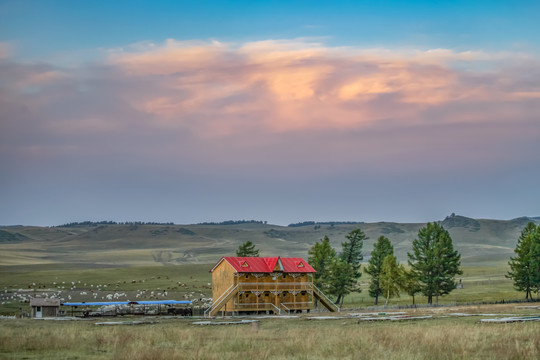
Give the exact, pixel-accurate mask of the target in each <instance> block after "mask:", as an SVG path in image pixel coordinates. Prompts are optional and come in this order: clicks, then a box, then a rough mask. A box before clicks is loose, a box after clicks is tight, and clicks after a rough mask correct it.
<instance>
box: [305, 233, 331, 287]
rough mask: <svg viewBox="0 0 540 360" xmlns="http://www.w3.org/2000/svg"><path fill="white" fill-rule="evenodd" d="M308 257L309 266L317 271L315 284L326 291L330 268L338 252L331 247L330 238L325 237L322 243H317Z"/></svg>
mask: <svg viewBox="0 0 540 360" xmlns="http://www.w3.org/2000/svg"><path fill="white" fill-rule="evenodd" d="M308 255H309V257H308V262H309V264H310V265H311V266H312V267H313V268H314V269H315V270H316V271H317V272H316V273H314V274H313V283H314V284H315V286H317V287H319V288H321V289H326V288H327V287H328V282H329V280H328V278H329V276H330V268H331V266H332V263H333V261H334V260H335V258H336V250H334V249H333V248H332V245H330V239H329V238H328V236H325V237H324V238H323V239H322V240H321V242H320V243H319V242H316V243H315V245H313V247H312V248H311V249H310V250H309V251H308Z"/></svg>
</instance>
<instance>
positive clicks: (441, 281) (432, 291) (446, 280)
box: [407, 222, 463, 304]
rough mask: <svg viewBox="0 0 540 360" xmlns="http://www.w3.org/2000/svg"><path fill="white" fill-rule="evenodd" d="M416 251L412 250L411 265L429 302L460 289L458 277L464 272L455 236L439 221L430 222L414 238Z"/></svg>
mask: <svg viewBox="0 0 540 360" xmlns="http://www.w3.org/2000/svg"><path fill="white" fill-rule="evenodd" d="M412 250H413V252H412V253H408V254H407V255H408V256H409V265H410V267H411V270H412V271H413V272H414V274H415V277H416V278H417V279H418V281H419V283H420V289H421V291H422V293H423V294H424V295H425V296H427V298H428V304H432V303H433V297H434V296H435V298H436V303H437V304H438V303H439V296H441V295H446V294H448V293H450V291H452V290H454V289H455V288H456V282H455V281H454V276H456V275H458V274H462V273H463V272H462V271H461V269H460V268H459V266H460V264H461V255H460V254H459V253H458V252H457V251H454V246H453V244H452V238H451V237H450V234H449V233H448V231H446V230H445V229H444V228H443V227H442V226H441V225H440V224H438V223H435V222H434V223H428V224H427V225H426V226H425V227H423V228H422V229H420V230H418V238H417V239H414V241H413V249H412Z"/></svg>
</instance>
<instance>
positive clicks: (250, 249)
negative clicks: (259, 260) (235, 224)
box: [236, 241, 259, 257]
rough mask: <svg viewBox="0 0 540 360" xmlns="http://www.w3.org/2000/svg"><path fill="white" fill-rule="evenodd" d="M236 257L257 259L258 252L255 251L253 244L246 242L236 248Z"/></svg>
mask: <svg viewBox="0 0 540 360" xmlns="http://www.w3.org/2000/svg"><path fill="white" fill-rule="evenodd" d="M236 256H242V257H258V256H259V250H258V249H255V244H253V243H252V242H251V241H246V242H245V243H243V244H242V245H240V246H239V247H238V249H237V250H236Z"/></svg>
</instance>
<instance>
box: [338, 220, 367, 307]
mask: <svg viewBox="0 0 540 360" xmlns="http://www.w3.org/2000/svg"><path fill="white" fill-rule="evenodd" d="M345 238H346V239H347V241H345V242H342V243H341V254H340V255H339V258H340V260H341V261H342V262H344V263H346V264H348V265H349V266H350V267H351V269H352V271H346V273H347V274H348V276H350V278H348V279H342V281H340V284H341V285H340V286H342V287H343V288H341V289H339V290H336V291H335V292H334V294H336V295H337V300H336V304H338V305H340V306H341V305H342V304H343V297H344V296H345V295H346V294H349V293H350V292H352V291H360V287H359V286H357V283H358V279H359V278H360V276H362V272H361V271H360V268H361V266H362V260H363V259H364V256H363V255H362V248H363V246H364V240H366V239H368V237H367V236H366V234H364V232H363V231H362V230H361V229H355V230H353V231H351V232H350V233H348V234H347V235H346V236H345ZM334 266H336V267H337V268H340V269H342V270H343V269H344V268H345V266H344V265H342V264H338V263H334ZM336 271H337V270H336ZM334 272H335V271H334Z"/></svg>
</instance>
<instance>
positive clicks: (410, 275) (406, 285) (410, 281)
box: [402, 270, 421, 305]
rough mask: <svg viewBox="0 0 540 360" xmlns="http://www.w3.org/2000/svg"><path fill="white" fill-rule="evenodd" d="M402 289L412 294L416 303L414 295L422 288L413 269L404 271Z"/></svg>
mask: <svg viewBox="0 0 540 360" xmlns="http://www.w3.org/2000/svg"><path fill="white" fill-rule="evenodd" d="M402 289H403V291H405V292H406V293H407V294H408V295H409V296H412V303H413V305H414V304H415V303H414V296H415V295H416V294H418V293H419V292H420V290H421V288H420V283H419V282H418V279H417V278H416V276H415V274H414V272H413V271H406V270H405V271H403V283H402Z"/></svg>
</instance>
